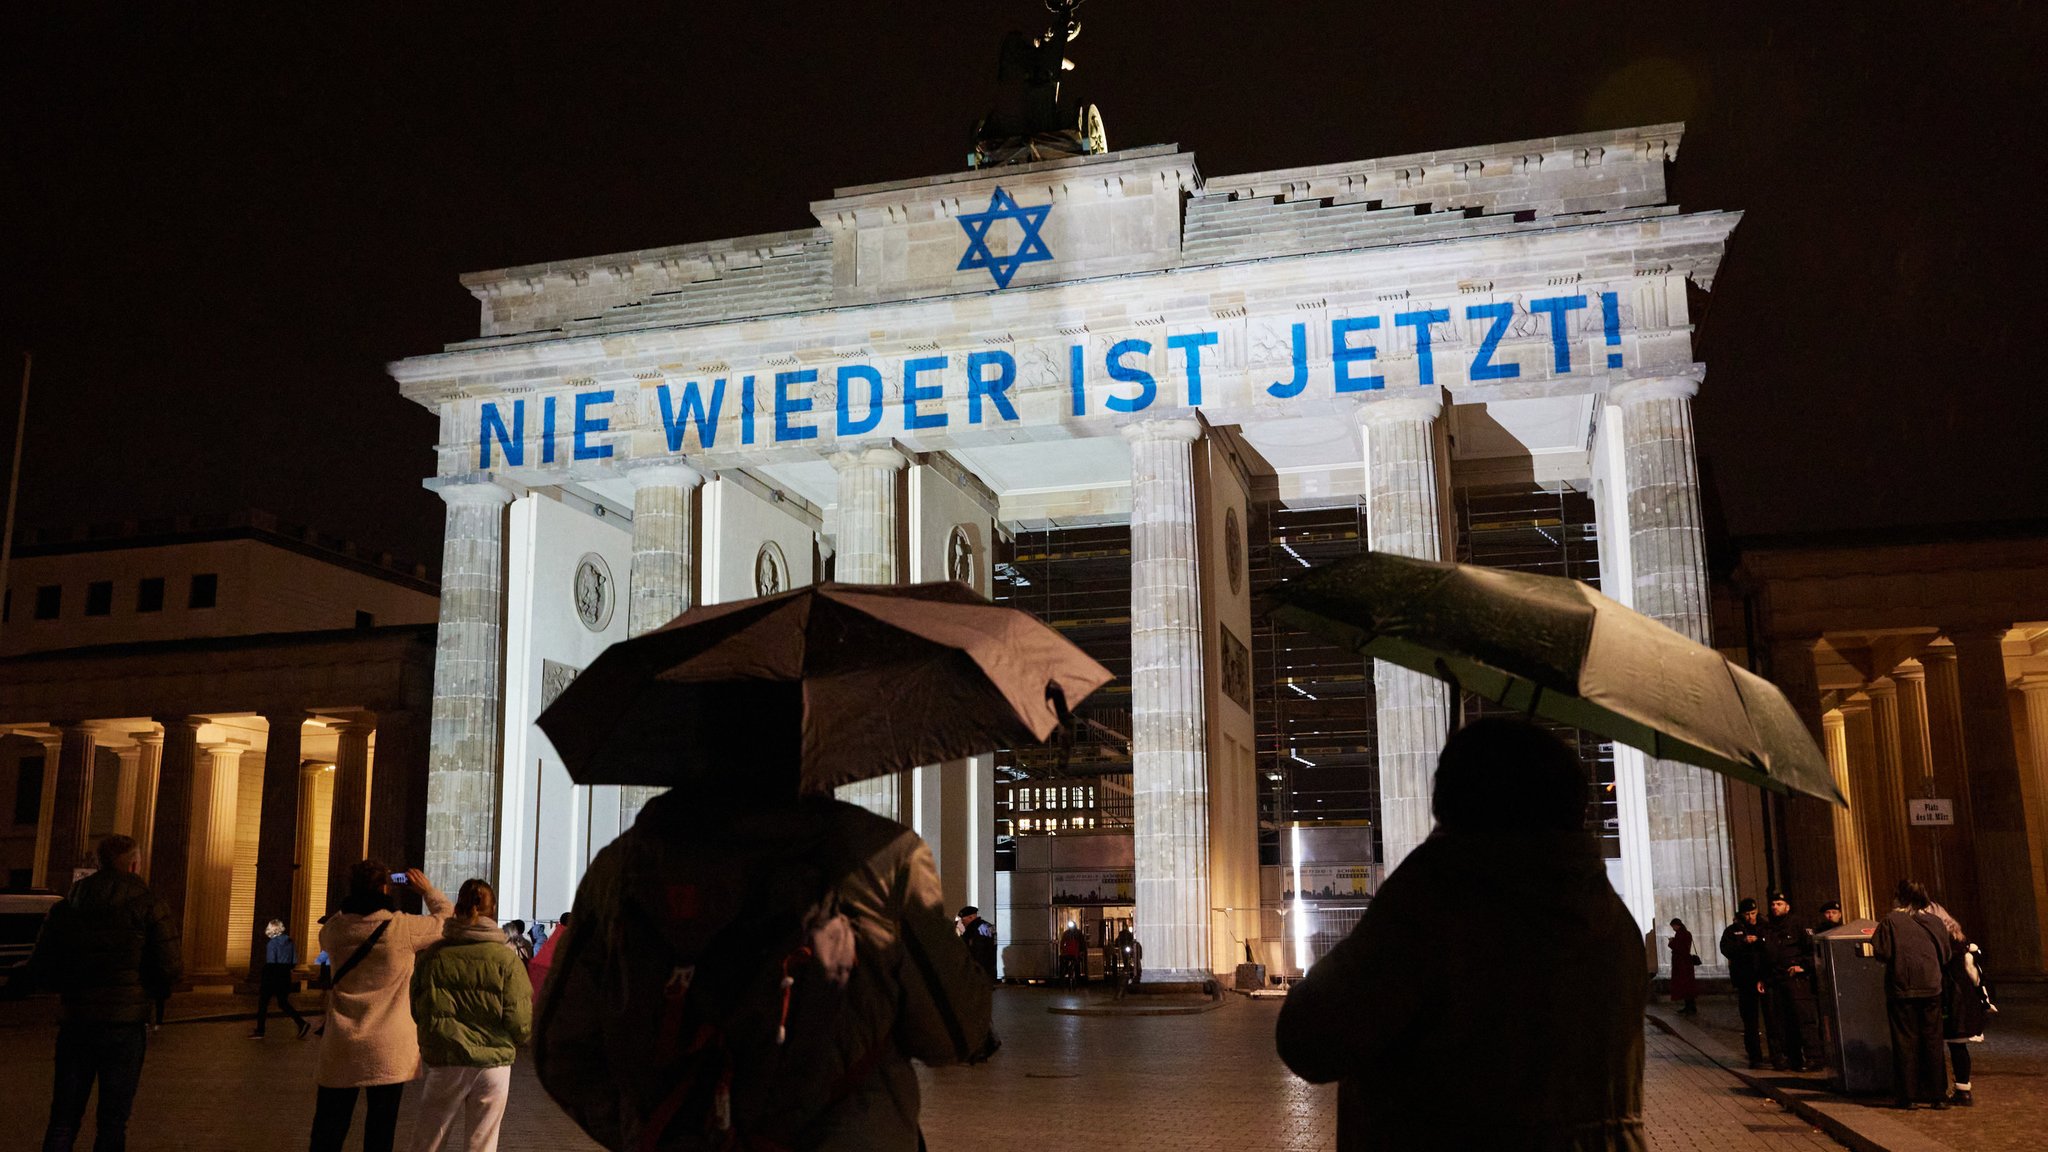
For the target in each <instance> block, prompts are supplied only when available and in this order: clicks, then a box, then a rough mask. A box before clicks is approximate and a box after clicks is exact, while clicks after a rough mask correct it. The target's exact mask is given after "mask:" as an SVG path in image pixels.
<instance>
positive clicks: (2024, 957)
mask: <svg viewBox="0 0 2048 1152" xmlns="http://www.w3.org/2000/svg"><path fill="white" fill-rule="evenodd" d="M1948 637H1949V639H1950V640H1951V641H1953V642H1954V644H1955V646H1956V685H1957V688H1958V689H1960V692H1961V697H1962V718H1963V755H1964V758H1965V760H1966V762H1967V763H1968V764H1969V782H1970V814H1971V817H1972V819H1973V821H1974V827H1973V833H1974V834H1973V836H1972V837H1971V840H1972V844H1973V846H1974V847H1975V849H1976V855H1977V896H1978V901H1979V903H1980V905H1981V909H1982V913H1983V917H1984V924H1983V927H1982V929H1981V930H1978V931H1980V932H1981V935H1980V937H1979V938H1980V939H1982V940H1984V942H1985V945H1984V946H1985V948H1986V950H1987V951H1989V952H1990V953H1991V955H1993V956H1998V957H2001V960H2000V961H1999V963H2000V966H2001V967H2004V966H2006V965H2010V966H2011V967H2010V970H2011V971H2014V972H2025V973H2030V974H2037V973H2040V972H2042V971H2043V961H2044V958H2048V942H2044V940H2043V938H2042V937H2043V930H2044V929H2048V924H2044V923H2043V919H2042V918H2043V912H2044V909H2048V899H2044V895H2043V893H2042V891H2041V887H2042V885H2041V882H2040V877H2039V875H2038V874H2037V873H2036V871H2035V859H2034V851H2033V848H2034V846H2033V845H2032V844H2031V843H2030V840H2031V839H2032V837H2031V836H2030V832H2031V829H2030V828H2029V827H2028V820H2027V808H2026V794H2025V790H2024V789H2023V788H2022V786H2021V783H2020V766H2019V759H2018V757H2017V756H2016V755H2015V754H2014V752H2015V750H2014V748H2013V725H2012V714H2011V712H2010V711H2008V710H2007V707H2006V683H2007V681H2006V675H2005V655H2004V652H2003V651H2002V649H2001V643H2002V641H2003V640H2004V637H2005V629H2003V628H1958V629H1951V630H1948Z"/></svg>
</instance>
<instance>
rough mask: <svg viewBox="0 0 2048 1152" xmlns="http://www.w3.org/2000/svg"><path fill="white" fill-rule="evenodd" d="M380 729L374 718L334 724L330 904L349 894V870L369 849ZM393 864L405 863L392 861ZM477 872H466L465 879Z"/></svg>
mask: <svg viewBox="0 0 2048 1152" xmlns="http://www.w3.org/2000/svg"><path fill="white" fill-rule="evenodd" d="M376 730H377V725H376V723H375V722H374V721H372V720H367V719H361V718H358V719H353V720H349V721H346V722H344V723H342V724H340V725H338V726H337V727H336V728H335V735H336V739H335V750H334V801H333V804H332V805H331V807H330V810H329V813H328V816H327V907H328V908H329V909H332V908H334V907H335V906H337V905H339V904H340V903H341V898H342V897H343V896H346V895H348V870H349V869H350V868H353V867H355V865H356V863H357V862H358V861H360V860H362V859H363V857H364V853H365V852H366V851H368V848H367V841H368V838H369V829H370V734H371V733H373V732H375V731H376ZM427 818H428V830H429V832H431V831H432V828H433V824H432V821H433V813H432V811H431V810H429V812H428V816H427ZM385 863H386V864H390V865H391V867H393V868H400V867H404V865H402V864H392V863H391V861H389V860H386V861H385ZM453 875H454V873H452V872H451V873H446V874H445V875H442V876H436V875H435V874H434V873H432V872H429V873H427V878H428V879H430V880H432V881H433V882H434V883H436V884H455V883H460V882H461V881H459V880H450V879H448V877H449V876H453ZM473 875H475V873H466V874H464V876H463V879H464V880H466V879H468V878H469V877H470V876H473Z"/></svg>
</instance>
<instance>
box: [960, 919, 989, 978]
mask: <svg viewBox="0 0 2048 1152" xmlns="http://www.w3.org/2000/svg"><path fill="white" fill-rule="evenodd" d="M960 935H961V936H962V937H964V938H965V939H966V940H967V954H968V955H969V956H972V957H973V958H974V962H975V963H976V964H979V965H981V970H982V971H984V972H986V973H988V978H989V979H991V980H993V979H995V978H996V926H995V925H993V924H991V923H989V922H988V921H986V920H983V919H982V918H981V909H979V908H976V907H975V906H974V905H972V904H969V905H967V906H966V907H964V908H962V909H960Z"/></svg>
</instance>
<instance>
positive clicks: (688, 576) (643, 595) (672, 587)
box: [619, 463, 704, 829]
mask: <svg viewBox="0 0 2048 1152" xmlns="http://www.w3.org/2000/svg"><path fill="white" fill-rule="evenodd" d="M626 476H627V478H628V479H629V480H631V481H632V482H633V567H632V578H631V580H630V581H629V583H630V585H631V588H630V591H629V596H630V597H631V599H630V600H629V601H628V602H627V606H626V631H627V634H628V635H632V636H638V635H640V634H641V633H643V632H651V631H653V630H654V629H656V628H659V627H661V626H662V625H663V624H666V623H668V622H669V621H671V620H673V619H675V618H676V617H678V616H680V615H682V614H683V613H684V612H686V611H688V610H689V608H690V590H691V588H692V587H694V586H695V584H696V575H697V572H696V569H697V533H696V526H695V523H694V521H695V519H696V514H695V511H694V509H693V505H694V502H695V496H696V490H697V487H698V486H699V485H701V484H703V483H704V474H703V473H702V472H699V471H697V470H696V469H695V468H692V467H690V466H689V465H687V464H682V463H663V464H653V465H641V466H639V467H636V468H632V469H629V470H628V471H627V473H626ZM662 791H663V789H661V788H642V787H634V786H628V787H623V788H620V789H619V827H620V828H621V829H625V828H631V827H632V826H633V821H634V820H636V819H637V818H638V817H639V815H640V809H641V807H642V806H643V805H645V804H646V803H647V802H648V801H649V800H652V799H654V797H656V796H658V795H660V794H661V792H662Z"/></svg>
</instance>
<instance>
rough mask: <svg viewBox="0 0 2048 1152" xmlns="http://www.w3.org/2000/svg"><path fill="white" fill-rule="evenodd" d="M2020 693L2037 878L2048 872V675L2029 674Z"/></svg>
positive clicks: (2024, 769) (2025, 777)
mask: <svg viewBox="0 0 2048 1152" xmlns="http://www.w3.org/2000/svg"><path fill="white" fill-rule="evenodd" d="M2015 687H2017V688H2018V689H2019V692H2020V706H2021V708H2022V709H2023V710H2024V712H2025V715H2024V716H2022V717H2021V724H2022V727H2021V732H2022V737H2021V741H2020V760H2021V764H2020V773H2021V776H2020V779H2021V783H2022V784H2023V785H2024V786H2025V787H2024V791H2025V793H2026V798H2027V812H2028V814H2029V815H2030V816H2032V817H2033V827H2032V833H2033V845H2034V864H2035V868H2036V869H2037V871H2036V875H2037V876H2039V875H2040V873H2041V871H2048V673H2043V672H2029V673H2027V674H2026V675H2024V676H2022V677H2020V679H2019V682H2018V683H2017V684H2016V685H2015Z"/></svg>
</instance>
